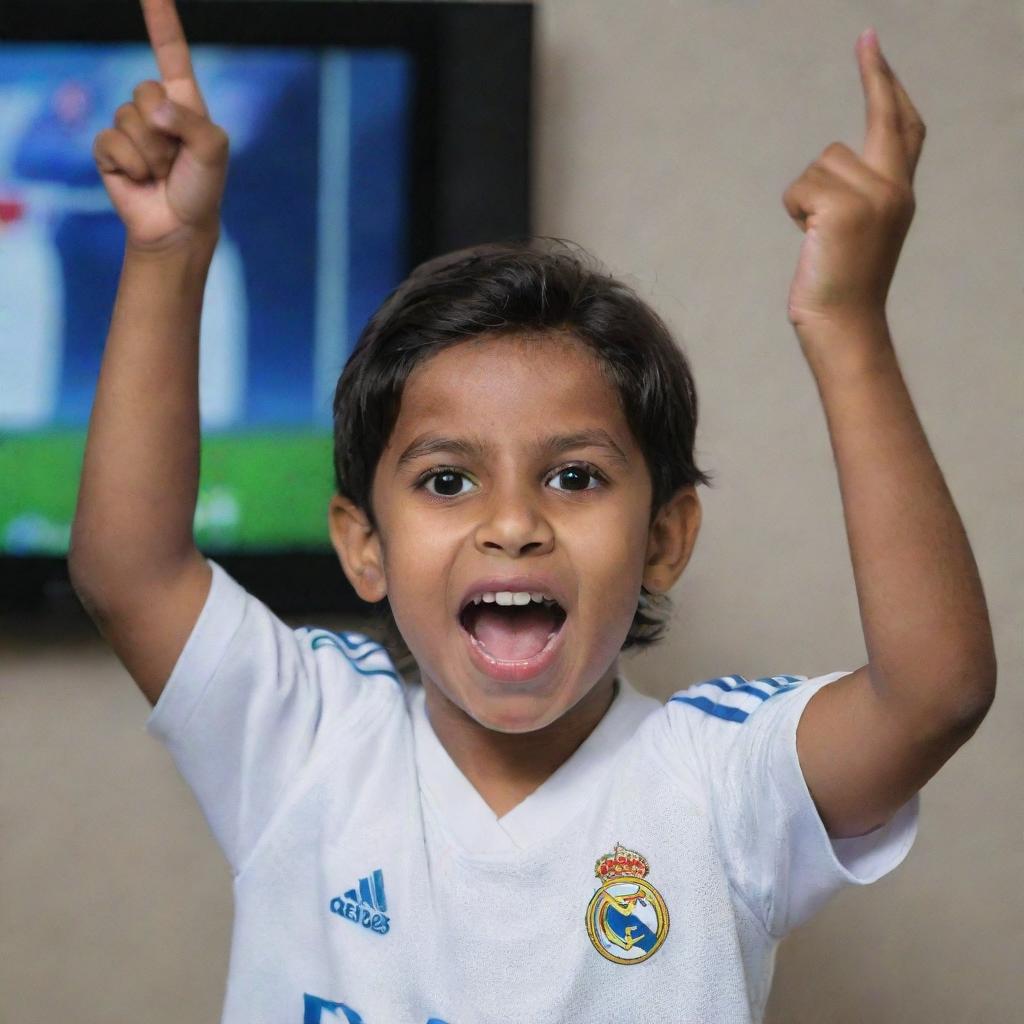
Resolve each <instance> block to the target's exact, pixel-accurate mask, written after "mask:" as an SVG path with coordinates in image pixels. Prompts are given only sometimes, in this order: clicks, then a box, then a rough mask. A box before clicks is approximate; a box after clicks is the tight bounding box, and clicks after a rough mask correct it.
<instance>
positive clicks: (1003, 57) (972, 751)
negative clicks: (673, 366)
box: [0, 0, 1024, 1024]
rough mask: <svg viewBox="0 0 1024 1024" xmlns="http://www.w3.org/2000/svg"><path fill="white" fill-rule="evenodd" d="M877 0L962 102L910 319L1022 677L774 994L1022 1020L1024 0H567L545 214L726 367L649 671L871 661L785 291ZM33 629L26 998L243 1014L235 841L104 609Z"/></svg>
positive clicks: (17, 945)
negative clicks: (204, 808) (662, 633)
mask: <svg viewBox="0 0 1024 1024" xmlns="http://www.w3.org/2000/svg"><path fill="white" fill-rule="evenodd" d="M869 24H873V25H875V26H876V27H877V28H878V29H879V31H880V35H881V39H882V43H883V46H884V47H886V49H887V53H888V55H889V57H890V60H891V62H892V63H893V64H894V66H895V68H896V70H897V72H898V73H899V74H900V75H901V78H902V80H903V81H904V83H905V84H906V86H907V88H908V90H909V91H910V93H911V95H912V96H913V98H914V100H915V102H916V103H917V106H918V108H919V109H920V111H921V112H922V115H923V116H924V119H925V121H926V122H927V124H928V129H929V135H928V140H927V142H926V145H925V151H924V156H923V158H922V162H921V165H920V167H919V169H918V175H917V183H916V185H917V195H918V212H917V217H916V220H915V223H914V225H913V228H912V230H911V233H910V236H909V239H908V241H907V243H906V246H905V249H904V253H903V256H902V259H901V264H900V268H899V271H898V273H897V277H896V282H895V285H894V287H893V291H892V294H891V297H890V314H891V322H892V325H893V331H894V337H895V339H896V344H897V347H898V351H899V354H900V358H901V361H902V364H903V368H904V372H905V375H906V377H907V379H908V382H909V385H910V388H911V391H912V393H913V395H914V398H915V400H916V403H917V406H918V409H919V412H920V415H921V418H922V420H923V422H924V425H925V428H926V430H927V432H928V436H929V438H930V440H931V442H932V445H933V448H934V450H935V452H936V454H937V456H938V458H939V461H940V463H941V465H942V466H943V468H944V470H945V473H946V478H947V481H948V483H949V486H950V488H951V490H952V492H953V494H954V497H955V498H956V501H957V503H958V507H959V508H960V511H961V514H962V516H963V519H964V521H965V523H966V526H967V530H968V532H969V534H970V537H971V539H972V541H973V544H974V550H975V554H976V557H977V560H978V563H979V565H980V568H981V573H982V578H983V580H984V582H985V585H986V591H987V594H988V599H989V604H990V608H991V612H992V617H993V623H994V627H995V632H996V639H997V644H998V649H999V662H1000V691H999V694H998V697H997V699H996V702H995V705H994V706H993V708H992V711H991V713H990V714H989V716H988V718H987V720H986V721H985V723H984V724H983V725H982V727H981V729H980V730H979V731H978V733H977V734H976V735H975V737H974V738H973V739H972V740H971V741H970V743H969V744H968V745H967V746H966V747H965V748H964V749H963V750H962V751H961V752H960V753H959V754H958V755H957V756H956V758H954V760H953V761H952V762H951V763H950V764H949V765H948V766H947V767H946V768H945V769H943V771H942V772H941V773H940V775H939V776H938V777H937V778H936V779H934V780H933V781H932V782H931V783H929V785H928V786H927V787H926V789H925V791H924V794H923V798H922V819H921V830H920V835H919V838H918V841H917V844H916V846H915V848H914V849H913V851H912V852H911V854H910V856H909V858H908V860H907V861H906V863H905V864H904V865H903V866H902V867H900V868H899V869H898V870H897V871H896V872H895V873H893V874H892V875H890V876H888V877H887V878H885V879H884V880H882V881H881V882H879V883H877V884H876V885H874V886H871V887H869V888H866V889H861V890H857V891H852V890H848V891H847V892H844V893H843V894H841V895H840V896H839V897H837V898H836V899H835V900H834V901H833V903H831V904H830V905H829V906H828V907H826V909H825V910H824V911H822V912H821V913H820V914H819V916H818V917H817V918H816V919H815V920H814V921H812V922H811V923H810V924H808V925H806V926H805V927H804V928H802V929H800V930H798V931H797V932H796V933H794V934H793V935H792V936H791V937H790V938H788V939H787V940H786V941H785V942H784V943H783V945H782V948H781V950H780V954H779V961H778V972H777V979H776V985H775V989H774V992H773V995H772V999H771V1010H770V1014H769V1020H770V1021H771V1022H772V1024H822V1022H828V1024H855V1022H857V1024H859V1022H867V1021H870V1022H872V1024H890V1022H892V1024H895V1022H897V1021H898V1022H900V1024H936V1022H943V1024H946V1022H949V1024H952V1022H968V1021H970V1022H984V1024H1011V1022H1012V1021H1018V1020H1020V1019H1021V1017H1020V1014H1021V1009H1020V1006H1021V1003H1022V1001H1024V981H1022V971H1021V963H1022V959H1021V957H1022V952H1021V951H1022V949H1024V883H1022V881H1021V879H1022V878H1024V853H1022V851H1024V799H1022V795H1021V794H1022V792H1024V767H1022V763H1024V692H1022V688H1021V686H1020V680H1021V678H1022V668H1024V659H1022V657H1021V645H1020V629H1021V617H1020V609H1021V604H1022V591H1024V587H1022V580H1024V565H1022V561H1024V558H1022V551H1024V536H1022V530H1021V527H1020V512H1019V509H1020V505H1021V498H1022V496H1024V480H1022V475H1024V474H1022V468H1021V467H1022V460H1021V455H1020V445H1019V439H1020V435H1021V416H1020V411H1021V408H1020V391H1021V380H1022V374H1021V371H1022V362H1021V356H1020V348H1021V326H1020V325H1021V323H1022V322H1024V294H1022V286H1021V276H1020V269H1021V265H1022V263H1021V257H1022V256H1024V245H1022V238H1024V231H1022V228H1024V223H1022V220H1024V218H1022V202H1021V192H1020V168H1021V167H1022V166H1024V144H1022V138H1024V131H1022V130H1024V104H1022V99H1024V95H1022V94H1024V80H1022V76H1021V67H1022V65H1021V57H1022V42H1024V33H1022V26H1021V20H1020V8H1019V7H1016V9H1012V5H1010V4H1005V3H996V2H981V0H973V2H970V0H957V2H951V0H944V2H934V0H932V2H925V0H907V2H905V3H901V4H898V5H897V4H885V3H881V2H874V3H866V2H845V3H842V4H840V3H827V2H826V3H821V4H808V3H802V2H796V0H785V2H776V3H770V4H766V3H758V2H755V0H733V2H728V0H719V2H707V3H696V2H692V3H670V2H668V0H659V2H638V0H632V2H628V3H624V2H622V0H575V2H573V0H548V2H546V3H545V4H544V6H543V8H542V9H541V11H540V17H539V44H540V53H539V60H538V80H537V85H538V104H537V114H538V132H537V164H536V186H537V195H538V203H537V214H538V216H537V224H536V227H537V230H538V231H539V232H541V233H545V234H559V235H564V236H567V237H569V238H572V239H575V240H576V241H579V242H580V243H582V244H583V245H585V246H587V247H588V248H589V249H591V250H592V251H593V252H594V253H595V254H596V255H597V256H599V257H600V258H602V259H603V260H604V261H605V262H606V263H607V264H608V265H609V267H610V268H611V269H612V270H613V271H615V272H617V273H619V274H621V275H623V276H625V277H626V279H627V280H629V281H630V282H631V283H633V284H634V285H635V286H637V287H638V288H639V289H640V291H641V292H642V293H643V294H644V295H645V296H647V297H648V298H649V299H650V300H651V301H652V302H653V304H654V305H655V307H656V308H657V309H658V310H659V311H660V312H662V313H663V315H664V316H665V317H666V318H667V320H668V321H669V323H670V324H671V325H672V326H673V328H674V329H675V330H676V331H677V332H678V336H679V338H680V340H681V341H682V343H683V344H684V346H685V347H686V349H687V351H688V353H689V356H690V358H691V360H692V363H693V367H694V371H695V373H696V376H697V381H698V385H699V389H700V396H701V400H702V417H703V419H702V426H701V430H700V435H699V439H698V444H699V458H700V459H701V460H702V464H703V466H704V468H707V469H710V470H712V471H713V472H714V473H715V475H716V477H717V484H716V486H715V487H714V489H712V490H710V491H706V492H704V501H705V524H704V527H703V532H702V536H701V538H700V542H699V545H698V548H697V552H696V555H695V557H694V560H693V562H692V564H691V567H690V568H689V569H688V570H687V572H686V574H685V576H684V578H683V580H682V582H681V584H680V585H679V587H678V589H677V591H676V594H675V597H676V601H677V616H676V622H675V627H674V629H673V631H672V634H671V637H670V639H669V640H668V641H667V643H666V644H665V646H664V647H663V648H661V649H660V650H657V651H655V652H651V653H649V654H647V655H644V656H642V657H641V658H639V659H637V660H634V661H632V662H630V663H629V664H628V666H627V668H628V671H629V672H630V674H631V675H632V677H633V678H635V679H636V680H637V682H638V683H639V684H640V685H641V686H643V687H644V688H645V689H647V690H649V691H650V692H653V693H657V694H663V695H667V694H668V693H670V692H671V691H672V690H674V689H676V688H678V687H680V686H683V685H686V684H687V683H689V682H692V681H696V680H699V679H702V678H705V677H708V676H713V675H718V674H720V673H727V672H742V673H745V674H751V673H752V674H755V675H762V674H765V673H777V672H796V673H804V674H817V673H821V672H825V671H828V670H831V669H836V668H853V667H855V666H856V665H858V664H860V663H861V662H862V661H863V659H864V651H863V644H862V639H861V634H860V630H859V622H858V617H857V604H856V596H855V593H854V588H853V581H852V576H851V572H850V567H849V560H848V555H847V551H846V546H845V536H844V532H843V521H842V512H841V507H840V504H839V498H838V492H837V487H836V482H835V477H834V470H833V466H832V461H831V455H830V450H829V445H828V439H827V436H826V433H825V426H824V421H823V417H822V414H821V410H820V407H819V405H818V401H817V396H816V392H815V389H814V385H813V381H812V379H811V376H810V374H809V372H808V370H807V369H806V367H805V365H804V364H803V362H802V359H801V356H800V352H799V348H798V346H797V343H796V340H795V338H794V336H793V334H792V332H791V329H790V327H789V325H788V323H787V321H786V316H785V302H786V293H787V288H788V284H789V279H790V275H791V273H792V270H793V267H794V265H795V259H796V254H797V250H798V246H799V241H800V235H799V233H798V231H797V229H796V228H795V227H794V226H793V225H792V224H791V223H790V221H789V219H788V217H787V216H786V214H785V211H784V209H783V207H782V203H781V195H782V192H783V191H784V189H785V187H786V186H787V185H788V184H789V182H790V181H791V180H792V179H793V178H795V177H796V176H797V175H798V174H799V173H800V172H801V171H802V170H803V168H804V167H805V166H806V165H807V164H808V163H809V162H810V161H811V160H813V159H814V158H815V157H816V156H817V155H818V153H819V152H820V151H821V150H822V149H823V148H824V147H825V146H826V145H827V144H828V143H829V142H831V141H833V140H837V139H838V140H842V141H845V142H846V143H847V144H849V145H851V146H853V147H855V148H856V149H858V151H859V147H860V143H861V140H862V109H863V108H862V99H861V95H860V83H859V79H858V75H857V69H856V65H855V62H854V57H853V43H854V40H855V38H856V36H857V34H858V33H859V32H860V30H861V29H863V28H865V27H866V26H867V25H869ZM1015 440H1016V441H1017V442H1018V443H1016V444H1014V443H1013V442H1014V441H1015ZM325 624H328V625H329V624H330V623H329V622H328V621H325ZM0 643H2V644H3V645H4V648H5V649H4V653H3V657H2V659H0V678H2V687H3V688H2V691H0V694H2V696H0V700H2V713H0V830H2V840H0V915H2V916H0V1020H2V1021H8V1020H9V1021H12V1022H14V1021H18V1022H19V1024H35V1022H37V1021H50V1020H57V1019H60V1020H65V1019H67V1020H75V1021H78V1022H81V1024H93V1022H96V1024H99V1022H119V1021H129V1020H140V1021H142V1020H145V1021H147V1022H149V1024H162V1022H167V1024H170V1022H172V1021H173V1022H175V1024H180V1022H182V1021H188V1022H203V1021H214V1020H216V1019H217V1015H218V1012H219V1007H220V1000H221V995H222V991H223V981H224V975H225V969H226V964H227V944H228V935H229V926H230V915H231V907H230V888H229V874H228V871H227V868H226V867H225V866H224V865H223V864H222V862H221V860H220V858H219V855H218V853H217V851H216V849H215V847H214V845H213V843H212V840H210V838H209V837H208V835H207V833H206V831H205V826H204V824H203V821H202V819H201V817H200V815H199V813H198V811H197V810H196V808H195V806H194V805H193V803H192V800H191V797H190V796H189V794H188V793H187V791H186V790H185V789H184V787H183V785H182V784H181V782H180V781H179V780H178V778H177V776H176V775H175V773H174V770H173V768H172V766H171V765H170V762H169V759H168V758H167V756H166V755H165V754H164V753H163V751H162V750H161V749H160V748H159V747H158V746H157V745H156V743H155V742H154V741H152V740H150V739H149V738H148V737H147V736H146V735H145V734H144V733H143V731H142V722H143V720H144V718H145V715H146V712H147V706H146V703H145V701H144V700H143V698H142V697H141V696H140V695H139V694H138V693H137V692H136V691H135V690H134V688H133V686H132V684H131V682H130V681H129V679H128V678H127V677H126V675H125V674H124V672H123V670H122V669H121V668H120V666H119V665H118V664H117V663H116V662H115V661H114V660H113V658H112V657H111V656H110V655H109V654H108V653H107V652H106V651H105V650H104V649H103V648H102V647H101V646H99V645H98V643H97V642H96V641H95V640H94V639H93V638H92V636H91V634H90V633H89V632H88V631H87V630H83V629H81V628H78V629H75V628H68V629H66V630H60V631H57V630H55V629H53V628H49V627H48V628H46V629H41V630H36V631H34V632H33V631H32V630H30V629H27V628H26V627H24V625H23V624H19V623H16V622H9V623H7V625H6V628H5V631H4V633H3V635H2V636H0ZM638 1019H641V1017H640V1016H638ZM466 1020H467V1022H468V1021H469V1018H467V1019H466ZM394 1024H399V1022H394ZM709 1024H710V1022H709Z"/></svg>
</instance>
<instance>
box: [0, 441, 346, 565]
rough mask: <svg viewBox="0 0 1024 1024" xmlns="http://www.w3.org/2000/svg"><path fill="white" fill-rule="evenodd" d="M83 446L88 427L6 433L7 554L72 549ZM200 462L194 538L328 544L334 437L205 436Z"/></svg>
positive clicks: (0, 446) (1, 544) (235, 547)
mask: <svg viewBox="0 0 1024 1024" xmlns="http://www.w3.org/2000/svg"><path fill="white" fill-rule="evenodd" d="M84 450H85V432H84V431H68V432H54V433H49V434H32V435H31V436H25V437H19V436H18V435H10V434H9V435H6V436H0V552H2V553H4V554H18V555H63V554H66V553H67V549H68V540H69V538H70V536H71V520H72V517H73V516H74V512H75V501H76V498H77V494H78V480H79V476H80V474H81V471H82V453H83V451H84ZM201 465H202V469H201V472H200V478H199V499H198V501H197V502H196V517H195V537H196V542H197V543H198V545H199V546H200V547H201V548H203V549H204V550H210V551H224V550H227V551H267V550H273V549H282V548H325V547H327V546H328V545H329V540H328V536H327V502H328V500H329V499H330V496H331V494H332V492H333V471H332V467H331V436H330V435H329V434H322V433H315V434H314V433H273V434H270V433H252V434H222V435H214V436H210V437H205V438H203V442H202V461H201Z"/></svg>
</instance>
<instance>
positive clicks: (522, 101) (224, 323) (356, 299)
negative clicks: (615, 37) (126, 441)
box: [0, 0, 531, 609]
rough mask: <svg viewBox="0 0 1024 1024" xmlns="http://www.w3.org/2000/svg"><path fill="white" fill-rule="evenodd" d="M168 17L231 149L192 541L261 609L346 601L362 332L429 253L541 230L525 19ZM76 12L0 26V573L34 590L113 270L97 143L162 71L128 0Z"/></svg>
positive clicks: (52, 9)
mask: <svg viewBox="0 0 1024 1024" xmlns="http://www.w3.org/2000/svg"><path fill="white" fill-rule="evenodd" d="M178 6H179V11H180V13H181V17H182V21H183V23H184V26H185V30H186V33H187V34H188V36H189V39H190V43H191V48H192V54H193V62H194V66H195V70H196V75H197V77H198V80H199V83H200V86H201V88H202V89H203V92H204V96H205V98H206V101H207V104H208V106H209V109H210V115H211V117H212V118H213V120H214V121H215V122H216V123H218V124H220V125H221V126H222V127H224V128H225V130H226V131H227V133H228V136H229V138H230V140H231V164H230V169H229V174H228V183H227V189H226V193H225V197H224V202H223V205H222V218H221V226H222V227H221V237H220V242H219V244H218V248H217V251H216V254H215V257H214V260H213V264H212V266H211V269H210V275H209V279H208V283H207V288H206V295H205V303H204V309H203V318H202V328H201V346H200V382H199V385H200V416H201V423H202V432H203V437H202V457H201V476H200V487H199V497H198V501H197V507H196V517H195V537H196V541H197V543H198V544H199V546H200V548H201V549H202V550H203V551H204V552H206V553H208V554H210V555H211V557H216V558H218V559H219V560H221V561H222V563H223V564H225V565H226V567H228V568H229V571H231V570H234V571H235V573H236V575H237V576H238V577H239V578H240V579H241V581H242V582H243V584H244V585H247V586H249V587H250V588H251V589H253V590H254V591H256V592H257V593H259V594H260V596H263V597H264V599H266V600H268V601H276V603H277V604H279V605H283V606H285V607H288V606H291V607H295V608H297V609H300V608H302V607H303V606H304V605H305V606H309V607H310V608H311V609H312V608H319V607H324V606H325V603H324V602H323V601H322V600H320V599H318V597H317V596H315V594H314V593H312V591H315V590H316V584H315V580H316V579H317V578H319V579H323V578H326V577H325V573H332V574H333V575H334V576H336V577H339V579H338V582H337V587H336V588H335V591H336V593H338V592H341V591H344V592H348V591H347V585H345V584H344V583H343V582H342V581H341V580H340V569H339V568H338V566H337V562H336V560H335V559H334V558H333V554H332V553H331V551H330V547H329V543H328V537H327V527H326V510H327V503H328V500H329V498H330V495H331V492H332V489H333V476H332V462H331V451H332V436H331V414H332V409H331V403H332V398H333V392H334V387H335V384H336V382H337V378H338V375H339V373H340V371H341V369H342V367H343V365H344V363H345V361H346V359H347V357H348V355H349V354H350V352H351V350H352V347H353V346H354V344H355V341H356V339H357V337H358V335H359V333H360V331H361V330H362V328H363V326H364V325H365V323H366V321H367V319H368V318H369V316H370V315H371V313H372V312H373V310H374V309H375V308H376V307H377V306H378V305H379V304H380V302H381V300H382V299H383V298H384V297H385V296H386V295H387V293H388V292H389V291H390V290H391V289H392V288H393V287H394V286H395V285H396V284H397V283H398V282H399V281H400V280H401V279H402V278H403V277H404V276H405V275H406V273H408V271H409V270H410V269H411V267H412V266H413V265H415V263H417V262H419V261H420V260H422V259H425V258H427V257H429V256H431V255H435V254H437V253H439V252H443V251H447V250H449V249H452V248H456V247H459V246H462V245H468V244H473V243H475V242H480V241H485V240H490V239H494V238H501V237H513V236H517V235H518V236H522V235H525V234H528V233H529V223H528V215H527V199H526V197H527V191H528V163H527V142H528V138H527V126H528V102H529V70H530V68H529V57H530V25H531V20H530V17H529V6H528V5H519V4H514V5H497V6H491V5H481V4H447V3H443V4H427V3H424V4H420V3H417V4H404V3H330V2H321V3H302V2H288V0H282V2H259V3H229V2H221V3H217V2H206V3H179V5H178ZM88 10H89V12H90V17H89V19H88V20H86V19H84V18H83V17H82V14H83V12H84V7H83V6H82V5H67V4H59V3H47V2H39V0H35V2H22V0H12V2H9V3H5V4H4V7H3V10H2V11H0V38H3V39H4V42H3V43H2V44H0V572H2V573H3V576H4V578H5V581H6V582H7V583H9V584H10V583H14V582H17V583H19V586H18V587H16V588H15V589H19V590H20V591H21V592H22V593H24V592H25V590H26V588H28V589H32V588H33V587H34V588H36V589H38V588H39V587H40V586H43V585H45V583H46V582H47V581H51V582H52V581H53V580H54V579H58V580H65V579H66V570H65V568H64V565H63V559H64V556H65V555H66V553H67V549H68V542H69V538H70V531H71V522H72V518H73V515H74V508H75V501H76V495H77V487H78V479H79V474H80V469H81V461H82V453H83V450H84V445H85V435H86V428H87V424H88V418H89V413H90V409H91V406H92V401H93V393H94V390H95V386H96V380H97V376H98V373H99V367H100V361H101V358H102V353H103V346H104V342H105V339H106V333H107V329H108V327H109V322H110V314H111V310H112V308H113V304H114V298H115V294H116V289H117V282H118V276H119V273H120V267H121V261H122V257H123V247H124V229H123V226H122V225H121V222H120V220H119V219H118V217H117V215H116V213H115V212H114V210H113V207H112V205H111V203H110V200H109V198H108V196H107V194H106V191H105V189H104V188H103V185H102V183H101V181H100V178H99V175H98V173H97V171H96V167H95V162H94V160H93V156H92V144H93V139H94V138H95V136H96V135H97V134H98V133H99V132H100V131H101V130H102V129H104V128H107V127H109V126H110V125H111V124H112V122H113V116H114V112H115V111H116V109H117V107H118V106H120V105H121V104H122V103H124V102H126V101H127V100H129V99H130V98H131V95H132V90H133V88H134V87H135V85H136V84H138V83H139V82H141V81H143V80H145V79H149V78H159V74H158V71H157V68H156V63H155V60H154V58H153V55H152V52H151V50H150V48H149V46H148V44H147V43H146V42H145V38H146V37H145V28H144V25H143V22H142V17H141V13H140V11H139V9H138V7H137V5H134V4H123V3H121V4H111V3H97V4H90V5H88ZM285 556H287V557H288V559H289V561H288V563H287V565H288V568H289V569H290V570H292V571H291V572H290V573H289V572H281V571H277V569H280V568H281V567H283V566H284V565H285V563H284V562H283V561H281V559H282V558H284V557H285ZM296 556H308V558H307V561H306V562H305V563H303V564H304V565H305V569H304V570H303V571H302V572H301V575H302V577H303V579H302V583H301V585H300V586H299V588H298V590H297V589H296V587H295V586H292V587H291V592H290V593H288V592H286V591H287V589H288V587H289V584H288V582H287V581H288V579H289V578H293V579H294V578H296V575H297V574H296V571H295V567H296V565H298V564H299V563H298V562H296ZM308 559H312V560H311V561H310V560H308ZM275 565H276V566H277V569H275ZM328 565H329V566H330V568H328ZM29 569H30V570H31V571H29ZM19 570H20V571H19ZM282 588H285V589H282ZM3 589H4V588H3V587H0V590H3ZM275 590H276V592H275ZM348 593H349V597H350V598H352V599H353V601H350V602H349V603H350V604H352V603H353V602H354V595H353V594H351V593H350V592H348ZM0 603H2V598H0ZM336 603H337V602H336V600H335V599H332V602H331V604H332V606H333V605H335V604H336Z"/></svg>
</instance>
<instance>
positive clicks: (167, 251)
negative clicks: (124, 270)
mask: <svg viewBox="0 0 1024 1024" xmlns="http://www.w3.org/2000/svg"><path fill="white" fill-rule="evenodd" d="M218 241H220V223H219V222H217V223H215V224H213V225H211V226H209V227H206V228H202V229H196V228H187V229H185V230H183V231H181V232H176V233H175V234H173V235H171V236H169V237H167V238H165V239H161V240H160V241H159V242H139V241H135V240H133V239H132V238H131V236H130V235H129V236H127V237H126V239H125V247H124V248H125V259H126V260H131V261H132V262H133V263H139V264H145V263H156V264H174V263H178V264H182V263H183V264H196V263H202V262H203V261H206V262H207V263H208V262H209V261H210V260H211V259H212V258H213V253H214V250H215V249H216V248H217V243H218Z"/></svg>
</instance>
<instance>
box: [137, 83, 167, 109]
mask: <svg viewBox="0 0 1024 1024" xmlns="http://www.w3.org/2000/svg"><path fill="white" fill-rule="evenodd" d="M166 95H167V92H166V90H165V89H164V87H163V86H162V85H161V84H160V83H159V82H154V81H153V80H152V79H147V80H146V81H145V82H139V84H138V85H137V86H135V89H134V90H133V92H132V98H133V99H134V100H135V102H136V103H137V104H139V106H140V107H142V106H150V107H155V106H157V105H158V104H159V103H162V102H163V100H164V97H165V96H166Z"/></svg>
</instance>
